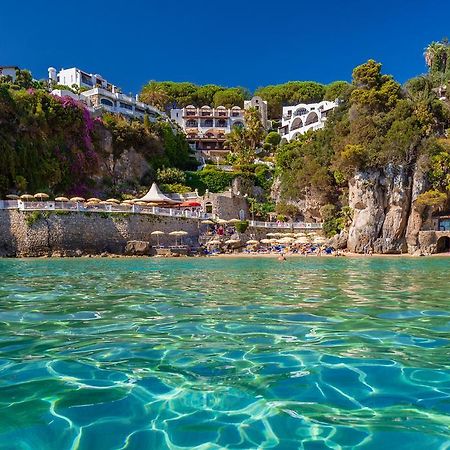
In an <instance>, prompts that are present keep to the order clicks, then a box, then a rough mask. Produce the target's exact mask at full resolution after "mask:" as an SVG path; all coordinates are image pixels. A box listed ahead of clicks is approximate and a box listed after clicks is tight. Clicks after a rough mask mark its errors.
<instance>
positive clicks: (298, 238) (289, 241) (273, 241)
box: [207, 233, 327, 246]
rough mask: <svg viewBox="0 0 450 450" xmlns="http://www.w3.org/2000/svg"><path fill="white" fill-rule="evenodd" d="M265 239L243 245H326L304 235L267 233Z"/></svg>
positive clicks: (214, 241) (213, 242)
mask: <svg viewBox="0 0 450 450" xmlns="http://www.w3.org/2000/svg"><path fill="white" fill-rule="evenodd" d="M266 236H267V238H265V239H261V240H257V239H250V240H248V241H246V242H245V245H249V246H252V245H258V244H265V245H267V244H269V245H279V244H284V245H304V244H318V245H322V244H325V243H326V241H327V240H326V239H325V238H324V237H323V236H318V235H311V234H306V233H267V235H266ZM240 242H241V241H240V240H239V239H228V240H226V241H221V240H219V239H212V240H211V241H209V242H208V243H207V244H208V245H220V244H238V243H240Z"/></svg>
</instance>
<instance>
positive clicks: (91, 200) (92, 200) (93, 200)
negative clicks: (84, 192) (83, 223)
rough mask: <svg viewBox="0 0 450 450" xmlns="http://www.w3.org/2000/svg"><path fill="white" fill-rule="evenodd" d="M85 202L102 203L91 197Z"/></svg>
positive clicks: (99, 199) (98, 199)
mask: <svg viewBox="0 0 450 450" xmlns="http://www.w3.org/2000/svg"><path fill="white" fill-rule="evenodd" d="M87 201H88V202H90V203H100V202H101V201H102V199H101V198H97V197H91V198H88V199H87Z"/></svg>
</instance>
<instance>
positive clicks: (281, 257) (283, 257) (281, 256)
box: [278, 253, 286, 261]
mask: <svg viewBox="0 0 450 450" xmlns="http://www.w3.org/2000/svg"><path fill="white" fill-rule="evenodd" d="M278 261H286V256H284V255H283V253H282V254H281V255H280V256H279V257H278Z"/></svg>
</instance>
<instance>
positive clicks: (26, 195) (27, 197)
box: [20, 194, 34, 202]
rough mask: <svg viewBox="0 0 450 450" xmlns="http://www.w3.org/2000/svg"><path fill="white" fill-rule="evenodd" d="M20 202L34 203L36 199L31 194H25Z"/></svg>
mask: <svg viewBox="0 0 450 450" xmlns="http://www.w3.org/2000/svg"><path fill="white" fill-rule="evenodd" d="M20 200H25V201H26V202H28V201H33V200H34V197H33V196H32V195H30V194H23V195H21V196H20Z"/></svg>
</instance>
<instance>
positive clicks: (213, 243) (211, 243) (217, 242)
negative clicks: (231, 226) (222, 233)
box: [206, 239, 222, 245]
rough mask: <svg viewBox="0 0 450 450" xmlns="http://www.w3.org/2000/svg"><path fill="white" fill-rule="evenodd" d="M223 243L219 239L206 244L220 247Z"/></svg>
mask: <svg viewBox="0 0 450 450" xmlns="http://www.w3.org/2000/svg"><path fill="white" fill-rule="evenodd" d="M221 243H222V242H221V241H219V240H218V239H213V240H212V241H209V242H207V243H206V245H220V244H221Z"/></svg>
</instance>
